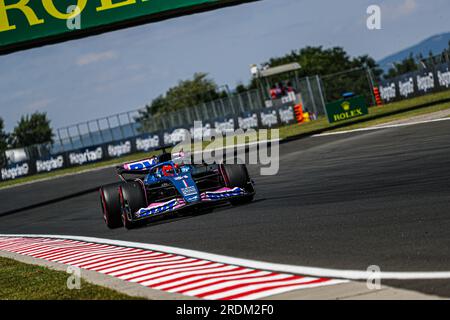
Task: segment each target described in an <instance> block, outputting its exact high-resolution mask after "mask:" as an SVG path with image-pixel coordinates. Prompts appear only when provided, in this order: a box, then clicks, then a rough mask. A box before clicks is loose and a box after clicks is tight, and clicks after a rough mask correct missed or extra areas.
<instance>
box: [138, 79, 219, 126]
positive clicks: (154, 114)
mask: <svg viewBox="0 0 450 320" xmlns="http://www.w3.org/2000/svg"><path fill="white" fill-rule="evenodd" d="M226 95H227V93H226V92H220V91H219V90H218V86H217V84H216V83H215V82H214V80H212V79H209V78H208V74H206V73H195V74H194V76H193V77H192V79H188V80H182V81H179V82H178V84H177V85H176V86H174V87H172V88H170V89H169V90H167V92H166V93H165V95H160V96H158V97H156V98H155V99H153V101H152V102H151V103H150V104H148V105H146V106H145V109H144V110H142V111H140V114H139V116H138V118H137V119H136V121H138V122H139V123H141V125H142V128H143V130H144V131H145V130H146V129H148V124H149V123H151V122H155V121H158V118H161V117H163V116H164V114H166V113H169V112H175V111H178V110H181V109H184V108H192V107H195V106H198V105H200V104H202V103H204V102H209V101H212V100H215V99H218V98H221V97H224V96H226Z"/></svg>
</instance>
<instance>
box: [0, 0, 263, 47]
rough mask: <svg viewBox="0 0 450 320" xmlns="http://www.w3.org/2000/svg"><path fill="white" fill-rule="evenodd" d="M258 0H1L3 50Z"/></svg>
mask: <svg viewBox="0 0 450 320" xmlns="http://www.w3.org/2000/svg"><path fill="white" fill-rule="evenodd" d="M251 1H255V0H0V53H9V52H13V51H16V50H21V49H26V48H31V47H34V46H39V45H44V44H48V43H54V42H59V41H65V40H69V39H74V38H79V37H83V36H88V35H92V34H97V33H101V32H106V31H110V30H115V29H119V28H123V27H128V26H133V25H138V24H142V23H147V22H152V21H158V20H163V19H168V18H172V17H176V16H180V15H185V14H190V13H195V12H199V11H205V10H212V9H217V8H220V7H224V6H229V5H235V4H240V3H244V2H251Z"/></svg>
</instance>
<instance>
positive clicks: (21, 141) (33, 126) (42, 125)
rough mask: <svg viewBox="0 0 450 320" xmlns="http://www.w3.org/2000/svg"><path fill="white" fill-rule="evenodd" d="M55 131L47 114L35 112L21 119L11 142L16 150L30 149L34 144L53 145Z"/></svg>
mask: <svg viewBox="0 0 450 320" xmlns="http://www.w3.org/2000/svg"><path fill="white" fill-rule="evenodd" d="M53 136H54V134H53V130H52V128H51V127H50V120H49V119H47V114H46V113H40V112H35V113H33V114H32V115H31V116H30V115H26V116H22V117H21V118H20V121H19V122H18V123H17V126H16V127H15V128H14V130H13V132H12V134H11V137H10V141H11V145H12V146H13V147H14V148H22V147H28V146H31V145H34V144H41V143H53Z"/></svg>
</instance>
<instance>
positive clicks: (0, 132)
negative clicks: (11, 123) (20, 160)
mask: <svg viewBox="0 0 450 320" xmlns="http://www.w3.org/2000/svg"><path fill="white" fill-rule="evenodd" d="M7 147H8V134H7V133H6V132H5V124H4V122H3V119H2V118H0V153H3V151H5V150H6V148H7Z"/></svg>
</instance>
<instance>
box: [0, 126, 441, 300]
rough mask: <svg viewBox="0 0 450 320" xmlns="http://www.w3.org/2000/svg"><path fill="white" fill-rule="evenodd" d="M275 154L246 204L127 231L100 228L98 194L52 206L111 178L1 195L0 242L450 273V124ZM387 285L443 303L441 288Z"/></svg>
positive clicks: (110, 174) (306, 144)
mask: <svg viewBox="0 0 450 320" xmlns="http://www.w3.org/2000/svg"><path fill="white" fill-rule="evenodd" d="M280 155H281V156H280V172H279V174H278V175H277V176H264V177H263V176H259V175H258V173H259V168H258V167H256V166H255V167H251V168H250V171H251V173H253V178H254V180H255V182H256V187H257V192H258V194H257V197H256V201H255V202H254V203H252V204H250V205H246V206H243V207H231V206H224V207H222V208H219V209H216V210H214V212H212V213H208V214H202V215H194V216H184V217H178V218H173V219H165V220H162V221H159V222H156V223H153V224H151V225H147V226H145V227H142V228H140V229H137V230H131V231H127V230H125V229H119V230H113V231H112V230H109V229H107V228H106V226H105V225H104V223H103V221H102V217H101V213H100V206H99V196H98V194H97V193H93V192H91V193H86V194H80V195H78V196H77V197H68V198H65V199H64V198H63V199H60V201H56V202H51V201H49V200H52V199H55V198H58V197H64V196H65V195H69V194H71V193H74V192H75V193H76V192H80V191H82V190H84V189H92V188H94V187H96V186H97V185H100V184H103V183H109V182H113V181H115V180H116V179H115V176H114V170H113V169H103V170H100V171H96V172H93V173H85V174H81V175H77V176H70V177H64V178H59V179H56V180H53V181H46V182H40V183H35V184H30V185H25V186H20V187H15V188H11V189H5V190H0V203H1V208H0V233H3V234H6V233H8V234H11V233H18V234H65V235H81V236H95V237H100V238H107V239H120V240H130V241H138V242H146V243H154V244H163V245H170V246H176V247H181V248H187V249H195V250H201V251H206V252H211V253H218V254H223V255H230V256H234V257H241V258H248V259H255V260H262V261H268V262H278V263H286V264H296V265H302V266H312V267H323V268H334V269H353V270H366V269H367V267H368V266H370V265H378V266H379V267H380V268H381V271H449V270H450V121H441V122H434V123H427V124H419V125H413V126H407V127H397V128H390V129H383V130H376V131H366V132H355V133H348V134H342V135H333V136H324V137H311V138H306V139H303V140H298V141H294V142H289V143H286V144H283V145H281V146H280ZM45 202H47V203H46V204H45ZM39 203H44V204H42V205H37V206H36V207H34V208H30V209H27V210H22V211H18V212H14V209H17V208H22V207H26V206H28V205H33V204H39ZM2 213H3V214H2ZM4 213H6V214H4ZM384 284H387V285H391V286H395V287H399V288H405V289H411V290H416V291H420V292H424V293H432V294H437V295H440V296H445V297H450V280H426V281H425V280H420V281H418V280H409V281H385V282H384Z"/></svg>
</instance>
